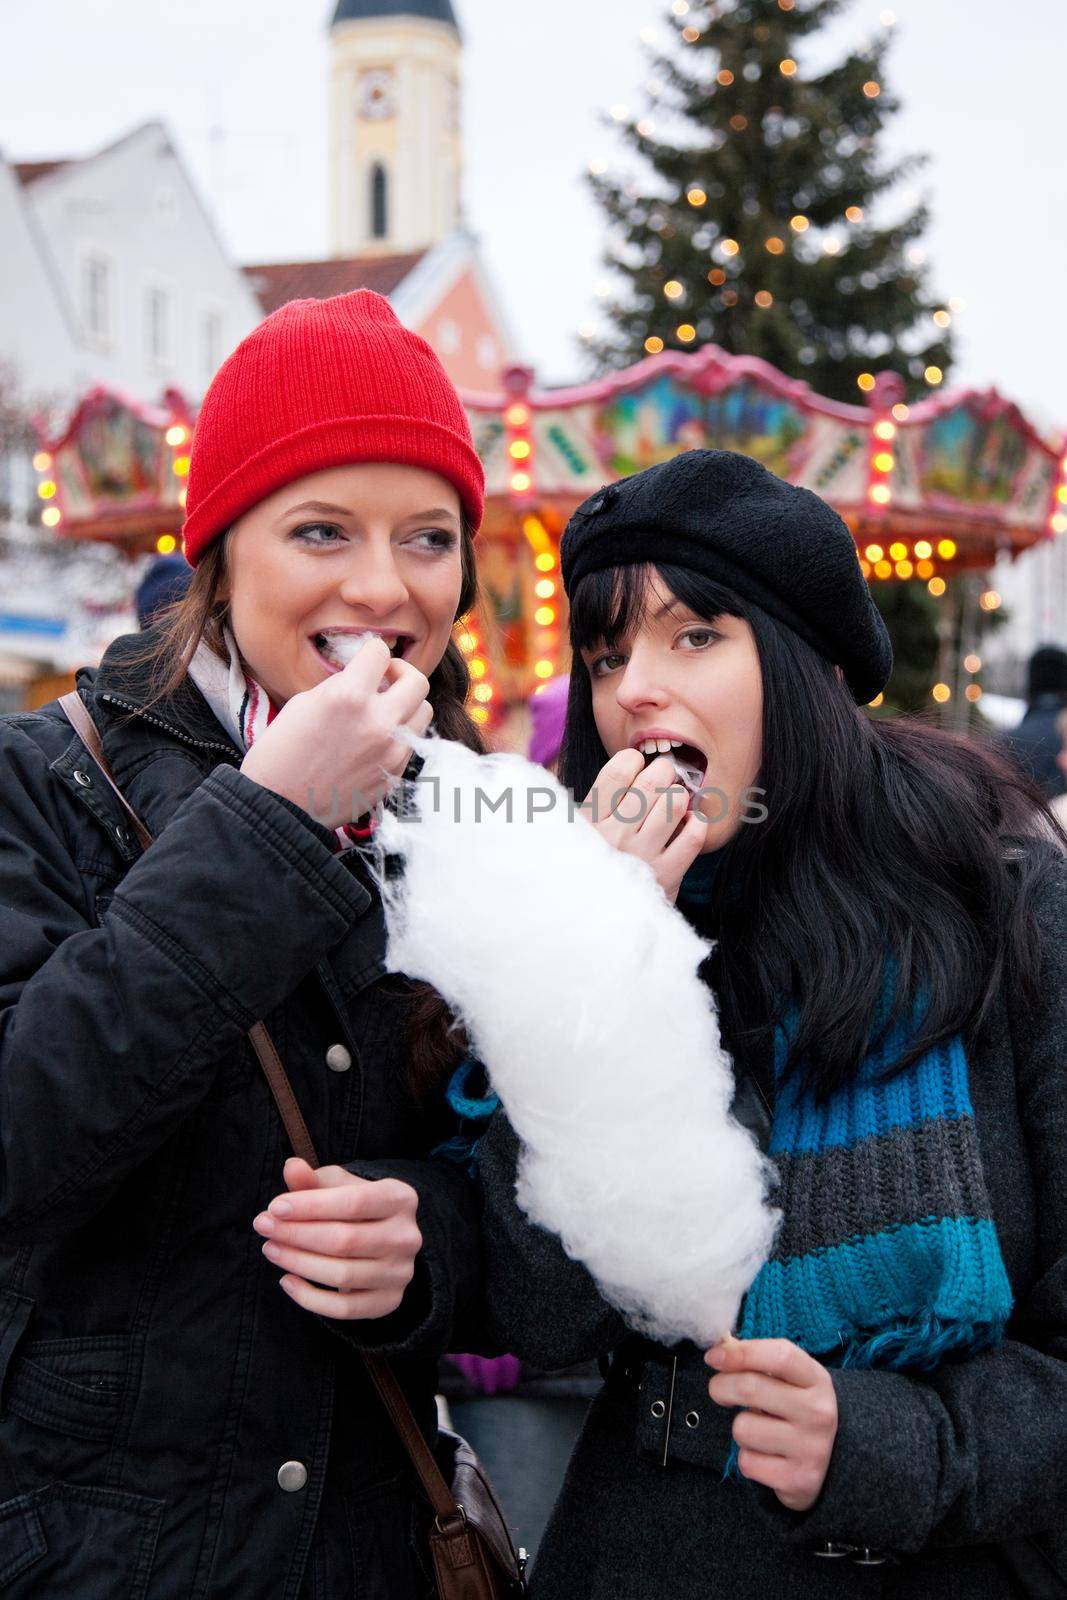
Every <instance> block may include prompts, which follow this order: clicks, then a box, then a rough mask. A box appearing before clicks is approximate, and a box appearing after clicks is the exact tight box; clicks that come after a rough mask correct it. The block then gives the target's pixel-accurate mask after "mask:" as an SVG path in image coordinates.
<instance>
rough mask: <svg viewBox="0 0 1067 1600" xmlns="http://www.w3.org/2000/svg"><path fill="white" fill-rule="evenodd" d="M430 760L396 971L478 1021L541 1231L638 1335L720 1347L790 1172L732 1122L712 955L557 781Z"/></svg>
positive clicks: (425, 743) (492, 766) (767, 1244)
mask: <svg viewBox="0 0 1067 1600" xmlns="http://www.w3.org/2000/svg"><path fill="white" fill-rule="evenodd" d="M415 749H416V753H417V754H418V755H419V756H421V757H422V759H423V761H424V763H425V764H424V766H423V769H422V773H421V777H420V781H419V783H418V784H417V785H416V786H415V790H414V794H413V796H412V801H411V808H410V810H409V811H408V813H407V816H406V817H405V816H403V815H401V816H394V815H392V814H390V813H386V815H385V816H383V818H382V826H381V830H380V835H379V839H380V843H381V845H382V847H383V848H384V849H385V850H386V851H387V852H390V853H393V854H396V855H398V856H400V857H401V858H402V859H403V862H404V872H403V874H402V876H401V877H400V878H399V879H397V878H391V879H389V880H388V881H387V882H385V883H384V884H383V895H384V898H385V908H386V922H387V929H388V951H387V958H386V959H387V964H388V966H389V968H390V970H392V971H398V972H405V973H407V974H408V975H409V976H411V977H413V978H419V979H423V980H425V981H426V982H429V983H431V984H433V985H434V986H435V987H436V988H437V989H438V990H439V991H440V993H441V994H442V995H444V997H445V999H446V1000H447V1001H448V1002H449V1004H450V1005H451V1006H452V1008H453V1010H454V1011H455V1012H456V1014H457V1016H458V1017H459V1018H460V1019H461V1021H462V1022H463V1024H464V1025H465V1027H466V1029H467V1032H468V1035H469V1038H470V1040H471V1044H472V1048H473V1049H474V1051H475V1053H476V1054H477V1055H478V1057H479V1058H480V1059H481V1060H482V1061H483V1062H484V1064H485V1066H486V1068H487V1070H488V1072H489V1075H490V1078H491V1080H492V1084H493V1087H494V1089H495V1090H496V1092H497V1093H498V1094H499V1096H500V1098H501V1101H502V1103H503V1106H504V1109H505V1111H506V1113H507V1115H508V1117H509V1119H510V1121H511V1123H512V1125H513V1126H514V1128H515V1130H516V1132H517V1133H518V1135H519V1138H520V1140H521V1142H522V1146H523V1152H522V1156H521V1160H520V1167H519V1176H518V1183H517V1187H516V1194H517V1197H518V1200H519V1203H520V1205H521V1206H522V1207H523V1209H524V1210H525V1211H526V1212H527V1214H528V1215H529V1217H530V1218H531V1220H532V1221H534V1222H536V1223H538V1224H540V1225H541V1226H542V1227H545V1228H548V1229H550V1230H551V1231H552V1232H554V1233H556V1234H558V1235H559V1237H560V1238H561V1240H562V1242H563V1245H564V1248H565V1249H566V1250H567V1252H568V1253H569V1254H570V1255H571V1256H573V1257H574V1258H575V1259H577V1260H579V1261H581V1262H582V1263H583V1264H584V1265H585V1266H586V1267H587V1268H588V1269H589V1271H590V1272H591V1273H592V1274H593V1276H594V1278H595V1279H596V1281H597V1284H598V1286H599V1288H600V1290H601V1292H602V1293H603V1294H604V1296H605V1298H606V1299H607V1300H609V1301H610V1302H611V1303H612V1304H613V1305H615V1306H616V1307H617V1308H618V1309H619V1310H620V1311H621V1312H622V1313H623V1315H624V1316H625V1317H626V1319H627V1320H628V1322H629V1323H630V1325H631V1326H632V1327H634V1328H635V1329H637V1330H639V1331H641V1332H643V1333H647V1334H649V1335H651V1336H653V1337H655V1338H657V1339H660V1340H663V1341H666V1342H673V1341H675V1340H678V1339H683V1338H684V1339H691V1340H693V1341H694V1342H695V1343H696V1344H697V1345H699V1346H700V1348H701V1349H706V1348H707V1347H708V1346H710V1345H712V1344H714V1343H715V1341H716V1340H717V1339H719V1338H721V1337H722V1336H723V1335H724V1334H727V1333H729V1331H730V1330H731V1328H732V1327H733V1326H734V1323H735V1320H736V1316H737V1311H738V1306H739V1303H740V1300H741V1297H742V1295H743V1294H744V1292H745V1290H746V1289H747V1287H748V1285H749V1284H750V1283H751V1281H752V1279H753V1278H754V1276H755V1274H756V1272H757V1270H758V1269H759V1267H760V1265H761V1264H762V1262H763V1261H764V1260H765V1259H766V1257H767V1254H768V1252H769V1250H770V1248H771V1244H772V1241H773V1237H774V1231H775V1227H776V1223H777V1213H775V1212H774V1211H773V1210H772V1209H771V1207H770V1206H769V1205H768V1203H767V1198H766V1196H767V1188H768V1179H769V1168H768V1166H767V1164H766V1163H765V1161H764V1160H763V1158H762V1156H761V1154H760V1152H759V1149H758V1147H757V1145H756V1143H755V1141H754V1140H753V1139H752V1137H751V1136H750V1135H749V1134H748V1133H747V1132H746V1131H745V1130H744V1129H743V1128H741V1127H740V1126H739V1124H738V1123H736V1122H735V1121H734V1119H733V1117H732V1116H731V1115H730V1111H729V1107H730V1103H731V1100H732V1096H733V1076H732V1070H731V1066H730V1062H729V1059H728V1057H727V1056H726V1054H725V1052H724V1051H723V1049H722V1046H721V1044H720V1039H719V1028H718V1020H717V1017H716V1013H715V1009H714V1005H713V1002H712V1000H711V996H710V994H709V991H708V989H707V987H706V985H705V984H703V983H702V982H701V980H700V979H699V978H698V976H697V969H698V967H699V966H700V964H701V962H702V961H703V959H704V958H705V956H706V955H707V952H708V948H709V947H708V946H707V944H706V943H705V942H704V941H703V940H701V939H700V938H698V936H697V934H696V933H695V932H694V931H693V929H692V928H691V927H690V926H689V924H688V923H687V922H686V921H685V919H684V918H683V917H682V916H681V915H680V913H679V912H678V911H677V910H675V908H674V907H673V906H671V905H670V904H669V902H668V901H667V899H666V897H665V896H664V894H663V892H662V891H661V890H660V888H659V886H658V885H657V883H656V881H655V879H654V876H653V874H652V871H651V869H650V868H649V867H648V866H647V865H646V864H645V863H644V862H641V861H639V860H637V859H635V858H634V857H632V856H627V855H625V854H623V853H621V852H620V851H618V850H616V849H614V848H613V847H612V846H611V845H609V844H608V843H607V842H606V840H605V839H604V838H603V836H602V835H601V834H599V833H598V832H597V831H596V829H595V828H593V827H592V826H590V824H589V822H588V821H587V820H586V819H585V818H584V817H583V816H581V815H580V814H576V813H575V810H574V807H573V803H572V802H571V801H570V798H569V796H568V795H567V793H566V791H565V790H564V789H562V788H561V786H560V785H559V784H558V783H557V782H556V781H555V780H554V779H553V778H552V777H551V776H549V775H548V774H546V773H545V771H544V770H543V769H542V768H540V767H535V766H533V765H532V764H531V763H529V762H527V761H524V760H523V759H522V758H521V757H518V756H511V755H494V756H488V757H479V756H476V755H475V754H473V753H472V752H471V751H469V750H467V749H465V748H464V747H462V746H459V745H456V744H453V743H450V742H447V741H444V740H441V739H436V738H431V739H419V740H417V741H415ZM479 791H480V793H479ZM494 807H495V809H494ZM509 816H510V820H509Z"/></svg>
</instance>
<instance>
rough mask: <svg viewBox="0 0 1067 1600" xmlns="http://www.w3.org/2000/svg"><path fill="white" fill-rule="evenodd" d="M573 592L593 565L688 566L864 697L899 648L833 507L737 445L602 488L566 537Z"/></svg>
mask: <svg viewBox="0 0 1067 1600" xmlns="http://www.w3.org/2000/svg"><path fill="white" fill-rule="evenodd" d="M560 557H561V566H562V576H563V584H564V587H565V589H566V590H567V593H568V594H571V593H573V590H574V587H575V585H576V584H577V583H579V582H580V580H581V579H582V578H584V577H585V576H586V575H587V573H590V572H598V571H601V570H603V569H604V568H605V567H621V566H628V565H629V564H630V563H632V562H639V561H640V562H644V561H652V562H656V563H657V564H659V565H661V566H676V567H687V568H689V569H690V570H691V571H694V572H701V573H704V574H705V575H706V576H707V577H709V578H711V579H713V580H714V581H715V582H716V583H719V584H721V585H722V586H723V587H724V588H726V589H732V590H733V591H734V592H735V593H736V594H737V595H739V596H740V597H741V598H742V599H745V600H750V601H751V602H752V603H753V604H754V605H757V606H759V607H760V608H761V610H763V611H766V612H768V613H769V614H770V615H771V616H772V617H776V618H777V619H778V621H779V622H784V623H785V624H786V625H787V627H790V628H792V629H793V630H794V632H796V633H798V634H799V635H800V636H801V638H802V639H806V640H807V642H808V644H810V645H811V646H812V647H813V648H814V649H816V650H818V651H819V652H820V654H821V655H824V656H826V657H828V658H829V660H831V661H832V662H833V663H834V664H835V665H836V666H839V667H840V668H841V670H842V671H843V672H844V675H845V680H846V682H847V683H848V686H849V688H850V689H851V691H852V694H853V696H854V698H855V699H856V701H857V702H858V703H859V704H861V705H864V704H866V703H867V701H869V700H873V699H874V697H875V696H876V695H877V694H879V693H880V692H881V690H882V689H884V688H885V685H886V681H887V679H888V677H889V674H890V671H891V669H892V666H893V650H892V646H891V645H890V643H889V635H888V633H887V632H886V628H885V623H884V622H883V621H882V618H881V615H880V614H879V611H878V608H877V607H876V605H875V603H874V601H873V600H872V599H871V593H870V590H869V588H868V587H867V580H866V579H865V578H864V576H863V573H862V572H861V571H860V565H859V561H858V559H857V554H856V546H855V544H854V542H853V539H852V535H851V534H850V533H849V531H848V528H847V527H846V526H845V524H844V522H842V520H841V518H840V517H839V516H838V514H837V512H836V511H834V510H833V509H832V507H830V506H828V505H827V504H826V502H825V500H820V499H819V496H818V495H817V494H812V492H811V490H810V489H798V488H796V487H795V486H794V485H793V484H790V483H786V482H785V481H784V479H782V478H777V477H775V475H774V473H773V472H768V470H767V468H766V467H763V466H761V465H760V463H759V462H758V461H753V460H752V459H751V457H750V456H742V455H738V454H736V453H735V452H734V451H732V450H687V451H685V452H684V454H682V455H678V456H674V457H672V459H671V460H670V461H664V462H662V463H661V464H660V465H659V466H658V467H649V468H648V469H647V470H646V471H645V472H638V473H635V474H634V476H633V477H632V478H624V479H622V480H621V482H619V483H612V484H609V485H607V487H606V488H603V489H599V490H597V492H596V494H593V495H590V497H589V499H588V500H586V501H584V502H583V504H582V505H580V506H579V507H578V509H577V511H576V512H575V513H574V515H573V517H572V518H571V520H570V522H569V523H568V524H567V530H566V532H565V533H564V535H563V542H562V545H561V547H560Z"/></svg>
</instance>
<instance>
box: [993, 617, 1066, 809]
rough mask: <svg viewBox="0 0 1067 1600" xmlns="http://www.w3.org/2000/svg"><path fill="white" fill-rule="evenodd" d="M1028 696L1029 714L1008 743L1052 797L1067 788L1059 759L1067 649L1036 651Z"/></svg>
mask: <svg viewBox="0 0 1067 1600" xmlns="http://www.w3.org/2000/svg"><path fill="white" fill-rule="evenodd" d="M1026 699H1027V708H1026V715H1025V716H1024V717H1023V720H1022V721H1021V722H1020V723H1019V726H1018V727H1017V728H1015V729H1013V730H1012V732H1011V733H1009V734H1008V735H1007V739H1006V743H1007V746H1008V748H1009V749H1010V750H1011V751H1012V753H1013V755H1014V756H1015V757H1016V759H1017V760H1018V761H1019V762H1020V763H1021V765H1022V766H1023V767H1024V768H1025V770H1026V771H1027V772H1028V773H1029V774H1030V776H1031V777H1032V778H1033V780H1034V782H1035V783H1036V784H1037V785H1038V786H1039V787H1040V788H1041V789H1043V790H1044V792H1045V795H1046V798H1048V799H1049V800H1051V799H1053V798H1054V797H1055V796H1056V795H1061V794H1063V793H1064V792H1065V790H1067V778H1065V777H1064V773H1063V771H1062V770H1061V766H1060V761H1059V755H1060V752H1061V750H1062V748H1063V736H1062V733H1061V731H1060V726H1059V717H1060V713H1061V712H1062V711H1063V709H1064V707H1065V706H1067V650H1061V649H1060V648H1059V646H1058V645H1052V644H1043V645H1040V646H1039V647H1038V648H1037V649H1036V650H1035V651H1034V653H1033V655H1032V656H1031V657H1030V663H1029V667H1028V669H1027V687H1026Z"/></svg>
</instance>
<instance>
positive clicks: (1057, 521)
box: [1048, 437, 1067, 535]
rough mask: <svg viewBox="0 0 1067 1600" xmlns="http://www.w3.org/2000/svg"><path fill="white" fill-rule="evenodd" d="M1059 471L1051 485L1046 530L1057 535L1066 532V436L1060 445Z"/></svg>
mask: <svg viewBox="0 0 1067 1600" xmlns="http://www.w3.org/2000/svg"><path fill="white" fill-rule="evenodd" d="M1060 449H1061V451H1062V455H1061V457H1060V467H1059V472H1058V473H1057V474H1056V476H1055V479H1054V481H1053V487H1052V506H1051V510H1050V511H1049V519H1048V531H1049V533H1050V534H1053V535H1058V534H1063V533H1067V437H1065V438H1064V440H1063V443H1062V444H1061V446H1060Z"/></svg>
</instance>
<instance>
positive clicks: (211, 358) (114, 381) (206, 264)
mask: <svg viewBox="0 0 1067 1600" xmlns="http://www.w3.org/2000/svg"><path fill="white" fill-rule="evenodd" d="M16 172H17V173H19V174H20V176H21V178H22V193H23V200H24V205H25V208H26V211H27V212H28V214H29V221H30V226H31V227H32V229H33V231H34V233H35V235H36V240H37V247H38V252H39V255H40V258H41V270H42V273H43V274H44V275H46V276H47V277H48V278H49V279H50V280H51V283H52V287H53V304H54V306H55V307H56V309H57V310H61V312H62V315H63V319H64V321H65V322H66V324H67V327H68V329H69V330H70V332H71V334H72V336H73V342H74V346H75V351H76V357H75V362H74V369H73V372H72V373H71V374H70V377H69V380H68V388H69V390H70V393H69V398H72V399H73V398H74V396H75V395H77V394H79V393H84V391H85V390H86V389H88V388H89V387H91V386H92V385H93V384H96V383H104V384H107V385H109V386H111V387H114V388H118V389H121V390H123V391H124V392H125V393H127V394H129V395H131V396H132V397H133V398H135V399H143V400H154V399H157V398H158V397H159V396H160V395H161V394H162V393H163V391H164V390H165V389H167V388H170V387H176V388H178V389H180V390H181V391H182V393H183V394H184V395H185V396H186V397H187V398H188V399H189V400H191V401H193V402H197V401H199V399H200V397H201V396H202V395H203V393H204V390H205V389H206V387H207V384H208V382H209V380H210V378H211V376H212V374H213V373H214V371H215V370H216V368H217V367H218V365H219V363H220V361H221V360H222V359H223V357H224V356H225V355H226V353H227V352H228V351H229V350H231V349H232V348H233V346H234V345H235V344H237V343H238V341H239V340H240V339H242V338H243V337H244V335H245V334H246V333H248V332H249V330H250V329H251V328H253V327H254V326H255V325H256V323H257V322H259V321H260V320H261V317H262V312H261V311H260V309H259V305H258V303H257V301H256V299H255V296H254V294H253V293H252V290H251V288H250V287H249V285H248V283H247V281H246V279H245V278H244V275H243V274H242V273H241V271H240V269H239V268H238V267H237V266H236V265H235V264H234V263H232V262H231V261H230V259H229V257H228V256H227V254H226V251H225V248H224V247H223V244H222V242H221V240H220V239H219V237H218V235H217V234H216V232H215V229H214V226H213V224H212V221H211V218H210V216H209V215H208V213H207V211H206V210H205V209H204V206H203V205H202V203H201V201H200V199H199V197H198V195H197V193H196V191H195V189H194V188H193V186H192V184H191V183H190V181H189V179H188V177H187V175H186V172H185V169H184V167H183V166H182V163H181V160H180V159H179V157H178V155H177V152H176V151H175V148H174V145H173V144H172V142H171V140H170V137H169V135H168V133H167V130H166V129H165V128H164V127H163V125H162V124H161V123H159V122H149V123H146V124H144V125H143V126H142V127H140V128H137V129H135V130H134V132H133V133H130V134H128V135H127V136H126V137H125V138H123V139H119V140H118V141H117V142H116V143H115V144H112V145H109V146H108V147H107V148H106V149H105V150H102V151H100V152H99V153H98V154H96V155H94V156H90V157H88V158H86V159H83V160H74V161H64V162H56V163H51V162H48V163H39V164H32V165H27V166H23V167H20V168H16ZM3 305H4V311H3V313H2V314H0V355H2V354H3V353H4V351H5V348H6V347H7V346H9V345H11V344H14V343H15V342H16V341H17V339H18V323H19V321H20V319H21V316H22V314H23V313H24V311H25V303H24V301H21V302H20V300H18V299H16V300H9V299H8V298H7V297H5V298H4V301H3ZM45 360H46V357H45V355H44V353H43V352H42V357H41V360H40V362H39V363H38V364H37V365H38V367H39V368H40V369H41V370H38V371H33V370H29V369H28V368H27V369H26V370H25V371H24V383H25V386H26V387H27V388H28V389H31V390H38V389H41V388H45V387H47V389H48V390H49V391H50V392H51V391H52V390H53V389H54V380H53V381H52V382H49V375H50V374H52V373H54V371H55V368H54V367H48V369H47V371H46V370H43V369H44V368H45Z"/></svg>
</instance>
